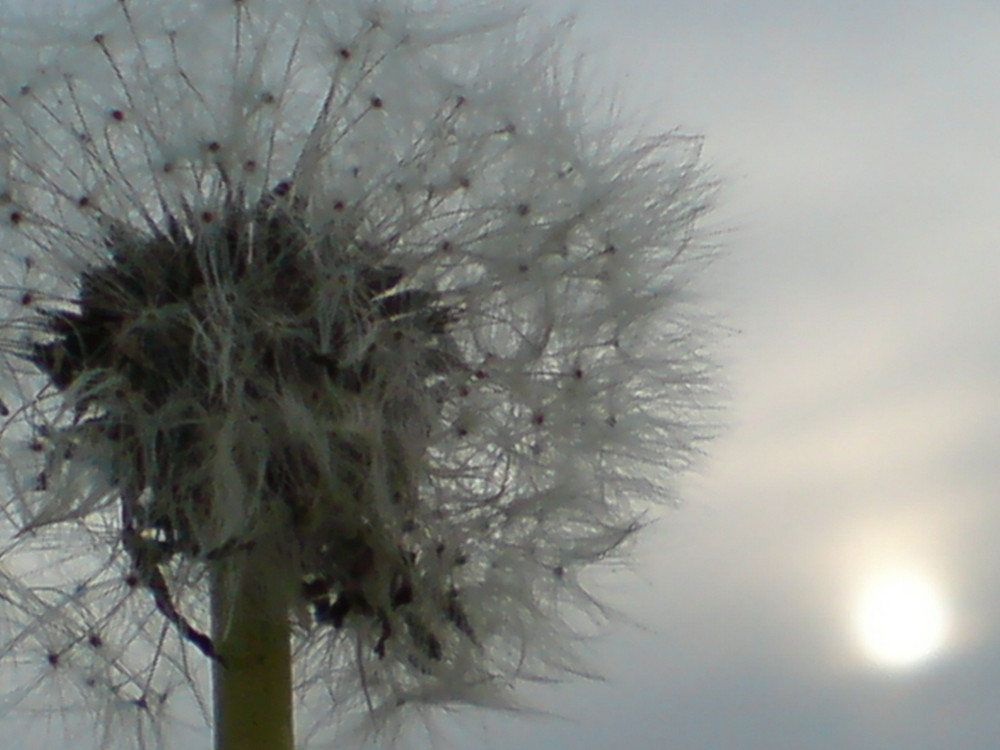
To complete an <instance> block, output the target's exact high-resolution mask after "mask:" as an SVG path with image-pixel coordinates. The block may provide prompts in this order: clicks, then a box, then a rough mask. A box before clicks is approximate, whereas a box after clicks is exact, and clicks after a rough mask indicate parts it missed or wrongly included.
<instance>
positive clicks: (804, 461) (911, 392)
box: [456, 0, 1000, 750]
mask: <svg viewBox="0 0 1000 750" xmlns="http://www.w3.org/2000/svg"><path fill="white" fill-rule="evenodd" d="M537 5H538V6H539V7H542V8H544V9H546V10H551V11H552V12H553V13H558V12H559V10H560V9H562V8H565V7H572V8H574V9H575V10H576V13H577V15H578V22H577V25H576V29H575V32H574V38H575V39H576V40H577V43H578V45H579V46H580V48H581V49H584V50H586V51H587V54H588V57H589V59H590V61H591V63H597V68H598V70H599V71H600V75H602V76H606V79H607V80H606V81H601V82H600V83H602V84H603V83H607V82H612V81H614V82H617V86H618V90H619V92H620V98H621V99H622V100H623V102H625V104H626V106H627V107H634V108H635V109H637V110H640V111H641V112H643V113H644V115H645V118H646V120H647V122H648V123H649V125H650V126H651V127H654V128H659V129H662V130H668V129H672V128H679V129H680V130H681V131H683V132H685V133H693V134H700V135H703V136H704V138H705V141H704V157H705V160H706V161H707V163H708V164H709V165H710V166H711V168H712V172H713V174H714V176H715V177H716V178H717V179H718V180H719V182H720V186H721V187H720V193H719V198H718V205H717V208H716V210H715V212H714V213H713V214H712V216H711V217H709V219H708V222H709V227H708V228H709V229H710V230H712V231H714V232H715V233H716V234H715V238H716V240H717V241H718V242H719V244H720V246H721V247H722V249H723V250H724V254H723V255H722V256H721V257H720V259H719V260H718V262H717V263H716V265H715V267H714V269H713V272H712V274H711V276H710V277H709V278H707V279H706V280H705V281H704V295H705V299H706V305H708V306H710V307H711V308H712V309H714V310H717V311H718V312H719V315H720V320H722V321H723V322H724V324H725V329H726V331H727V332H726V333H725V334H724V335H722V336H720V342H719V345H718V349H719V354H718V356H719V360H720V362H721V364H722V374H723V376H724V379H725V382H724V389H723V390H724V393H723V395H722V396H721V397H720V403H722V404H724V410H723V411H721V412H720V415H719V421H720V424H722V425H724V426H723V427H721V428H720V430H719V437H718V438H717V439H716V440H715V441H714V442H713V443H712V444H711V445H710V446H708V447H707V449H706V454H705V456H704V458H703V459H702V460H701V461H700V463H699V466H698V468H697V471H696V472H694V473H692V474H691V475H690V476H686V477H683V478H682V480H681V489H682V492H681V495H682V498H683V500H684V502H683V503H682V505H681V507H680V508H679V509H677V510H671V511H665V512H664V513H662V514H661V517H660V519H659V521H658V522H657V523H656V524H654V525H653V527H652V528H650V529H649V530H648V531H647V533H646V535H645V538H644V539H643V540H642V541H641V542H640V544H639V547H638V550H637V557H636V562H635V565H634V567H633V568H632V569H631V570H627V571H625V570H623V571H611V572H608V573H607V574H605V575H603V576H602V577H601V578H600V580H599V581H598V582H597V583H595V586H597V587H598V589H599V591H600V592H601V593H602V594H603V595H604V596H605V597H606V598H609V599H610V600H611V602H612V603H613V604H614V605H615V606H616V607H617V608H619V609H620V610H621V612H622V613H623V614H622V616H621V617H620V618H618V620H617V621H616V623H615V624H613V625H612V627H611V628H610V629H609V632H608V634H607V635H606V636H605V637H602V638H600V639H598V640H596V641H595V642H594V643H593V644H592V645H591V646H590V647H589V649H588V651H589V654H590V658H591V662H592V663H593V665H594V667H595V669H596V670H597V671H599V672H601V673H602V674H603V675H604V677H605V679H604V680H602V681H592V682H589V681H580V682H574V683H569V684H566V685H559V686H555V687H552V688H545V689H537V690H528V691H527V697H528V698H529V699H530V700H531V701H532V702H533V704H534V705H536V706H537V707H538V708H539V709H540V710H541V711H545V712H549V713H550V714H551V715H552V716H551V717H549V718H541V717H536V716H533V715H531V714H527V713H526V714H523V715H513V716H512V715H506V714H504V715H482V714H470V715H465V716H463V717H462V718H463V722H462V726H463V727H465V730H464V732H463V733H460V734H459V735H458V738H459V739H458V740H456V742H457V743H458V744H456V747H457V748H459V750H465V748H468V747H484V748H485V749H486V750H609V748H616V747H623V748H624V747H627V748H630V749H631V750H890V749H891V750H899V749H902V748H906V750H941V748H950V747H956V748H962V749H963V750H980V749H982V750H989V749H992V748H995V747H996V745H997V740H998V738H1000V711H998V710H997V707H998V706H1000V545H998V544H997V543H996V537H997V531H1000V393H998V390H1000V387H998V381H1000V378H998V377H997V373H998V370H1000V315H997V312H998V307H1000V306H998V304H997V301H996V297H997V291H996V290H997V286H998V285H997V279H998V278H1000V226H998V220H997V218H996V217H997V216H998V215H1000V211H998V210H997V208H996V204H997V194H998V186H1000V146H998V134H1000V97H997V95H996V91H995V81H996V77H997V71H1000V45H998V44H997V39H998V38H1000V4H997V3H996V2H995V0H982V1H981V2H976V1H973V0H949V2H947V3H941V2H929V1H921V0H911V1H910V2H905V3H904V2H901V1H895V0H865V1H864V2H862V1H860V0H840V1H838V2H833V1H832V0H829V1H810V0H615V1H614V2H611V0H575V2H574V3H573V4H572V5H569V4H568V3H564V2H563V0H539V2H538V3H537ZM900 577H902V578H905V579H906V580H909V581H911V582H913V586H914V587H916V588H917V589H919V592H920V593H922V595H924V596H925V598H928V599H929V600H930V601H929V602H928V603H926V604H921V603H920V602H919V601H918V602H917V603H915V604H911V603H910V602H909V600H907V599H906V598H905V596H903V595H904V594H905V593H906V589H905V587H904V588H901V587H900V586H899V585H897V586H896V587H895V588H891V587H890V589H888V590H886V589H878V590H877V591H876V593H879V592H881V598H879V601H878V602H876V604H879V602H881V603H882V604H884V603H885V601H886V600H888V601H889V603H890V604H893V605H894V606H893V607H892V608H891V609H893V610H894V611H890V612H889V613H887V614H885V613H883V614H878V612H876V614H874V615H873V614H871V613H869V616H868V620H869V621H870V620H871V619H872V618H875V619H876V620H878V622H877V623H876V625H877V626H880V627H885V628H888V627H890V625H891V626H892V629H890V634H889V636H888V637H889V640H890V641H891V642H892V643H894V644H896V645H898V644H899V642H900V641H905V640H907V639H908V638H914V639H916V640H917V642H918V643H917V646H915V649H916V650H917V651H920V652H921V654H920V655H918V656H914V655H912V654H904V655H903V656H899V655H898V654H897V655H896V656H892V655H891V654H890V655H887V652H886V651H885V648H886V647H884V646H879V648H881V649H882V651H881V652H880V653H873V651H872V648H874V647H872V646H866V643H868V642H869V641H871V640H872V639H874V638H876V635H877V634H876V633H873V632H872V628H875V627H876V626H873V625H869V626H868V629H867V630H866V631H865V633H860V632H859V629H860V624H859V623H860V622H861V620H862V619H863V617H862V615H863V613H864V612H866V611H867V610H865V609H864V603H865V601H867V600H866V593H868V592H870V589H871V587H872V586H875V585H877V584H878V583H879V582H880V581H883V580H886V579H888V580H890V581H892V580H898V579H899V578H900ZM893 596H903V599H902V600H896V599H893ZM876 598H878V597H876ZM917 598H918V599H919V597H917ZM908 608H909V609H908ZM876 609H877V607H876ZM898 611H902V612H903V613H904V614H906V621H907V622H908V625H906V626H903V625H898V624H897V623H896V621H894V620H893V619H892V616H893V614H894V612H895V613H898ZM876 629H877V628H876ZM921 638H923V639H924V641H923V642H921V640H920V639H921ZM866 639H867V640H866ZM921 644H922V645H921ZM463 742H465V743H467V744H461V743H463Z"/></svg>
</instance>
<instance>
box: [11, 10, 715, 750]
mask: <svg viewBox="0 0 1000 750" xmlns="http://www.w3.org/2000/svg"><path fill="white" fill-rule="evenodd" d="M525 25H526V24H523V23H521V22H520V21H519V20H518V16H517V15H516V14H512V13H509V12H500V13H498V12H495V11H486V10H476V9H471V8H466V9H460V10H456V11H450V12H449V11H442V10H434V11H430V10H427V9H425V8H424V7H423V6H419V5H416V4H411V3H408V2H402V1H400V2H389V0H385V1H384V2H378V1H377V0H347V1H340V0H338V1H337V2H334V1H333V0H329V1H324V0H282V2H269V1H257V0H237V1H236V2H233V0H185V1H183V2H182V1H180V0H155V1H154V0H125V1H123V2H119V1H118V0H99V1H98V2H88V3H85V4H81V8H75V7H74V8H73V9H72V10H71V11H70V10H67V11H65V12H64V14H63V15H61V16H58V17H55V18H41V17H40V16H38V17H25V18H22V19H13V20H12V21H11V24H10V26H9V29H8V30H7V31H5V32H4V38H3V40H2V41H0V59H2V62H3V65H2V67H0V71H2V72H0V243H2V245H0V253H2V254H0V273H2V282H0V296H2V309H3V317H2V320H3V326H4V327H3V333H2V336H0V342H2V346H3V352H2V356H3V360H2V361H3V368H2V373H0V398H2V399H3V410H4V411H5V412H7V413H6V414H5V415H4V417H3V422H2V426H0V440H2V445H3V450H2V453H0V460H2V461H3V468H4V478H5V480H6V498H5V500H4V501H3V505H2V507H3V510H4V512H3V514H2V517H0V523H2V529H3V530H5V531H7V532H9V533H8V535H7V537H6V538H5V541H4V542H3V546H2V547H0V623H3V626H2V629H0V669H2V670H3V675H4V676H3V678H2V682H3V685H4V689H6V686H7V685H8V684H10V685H12V686H13V687H12V688H11V705H15V704H16V705H18V706H21V707H22V709H24V708H25V707H30V706H32V705H36V704H37V705H41V701H40V699H36V698H35V697H29V692H28V688H31V687H33V686H34V685H35V683H36V682H37V684H39V685H42V684H49V683H50V682H53V683H54V684H55V685H56V689H55V690H54V691H49V692H47V693H46V694H45V695H46V699H52V700H53V701H54V706H55V707H58V706H59V705H60V704H62V705H68V706H74V707H77V708H79V707H81V706H82V707H84V711H83V712H82V713H83V714H85V715H87V716H90V717H91V718H92V719H94V718H97V717H103V718H100V719H99V720H100V721H102V722H103V723H104V724H105V725H106V726H115V725H116V722H120V721H123V720H122V719H121V718H120V714H119V713H115V712H120V711H123V712H125V713H128V712H129V711H132V713H134V714H135V715H136V716H137V717H139V718H138V719H137V721H139V720H141V721H142V722H147V723H148V724H149V726H152V725H154V724H155V722H154V721H153V719H155V718H156V717H157V716H159V715H160V714H161V713H162V712H165V711H166V712H168V713H169V711H170V706H171V705H173V704H172V701H175V700H177V699H176V697H175V696H176V695H177V694H178V693H179V692H184V691H191V694H192V695H194V696H195V699H196V700H199V701H201V700H202V698H201V697H200V696H201V691H200V688H199V687H198V681H199V679H200V672H199V670H200V669H203V667H198V666H192V665H193V664H195V663H197V662H198V660H199V659H201V658H202V657H201V654H199V653H198V652H197V651H196V650H195V649H193V648H192V641H191V638H190V637H186V636H185V632H186V631H184V630H183V627H182V625H181V624H179V621H178V620H177V618H173V621H172V618H171V617H170V616H169V615H167V612H165V606H164V605H163V603H162V602H161V601H158V600H156V596H157V593H158V591H157V586H158V585H159V584H158V579H157V575H160V576H162V578H163V584H164V585H165V586H166V587H167V590H168V592H169V594H170V600H169V605H170V607H173V608H174V609H175V610H176V612H178V613H179V614H180V616H181V617H182V618H183V623H184V625H186V626H187V627H190V628H193V629H195V630H200V631H202V632H204V631H207V630H208V625H207V620H206V613H207V609H208V607H207V604H206V602H205V600H204V597H205V590H206V580H205V579H206V570H207V569H208V568H209V567H210V566H211V564H212V561H213V560H215V559H219V558H221V557H222V556H224V555H228V554H239V550H240V549H245V548H246V547H247V546H249V545H252V544H254V543H256V542H257V541H259V540H260V539H263V538H265V537H266V538H268V539H278V540H279V543H280V545H282V548H283V549H285V550H286V551H287V562H288V569H287V570H282V571H276V573H275V575H276V576H279V577H280V578H281V579H282V580H283V581H284V580H287V582H288V585H289V587H294V588H295V593H294V595H293V596H292V598H296V597H297V601H298V604H297V605H296V607H295V616H296V618H297V620H296V621H297V630H296V639H297V645H296V648H297V661H296V669H297V674H298V678H299V682H300V683H301V685H302V689H303V694H304V695H306V696H307V699H308V700H310V701H311V703H313V704H315V703H316V700H317V698H316V696H326V695H332V696H333V699H329V698H327V699H326V700H328V701H329V702H330V706H329V710H330V711H333V710H337V711H343V712H351V711H354V710H357V709H361V710H362V711H363V712H365V713H369V712H374V715H375V716H376V717H379V720H381V718H382V717H384V716H387V715H389V714H392V713H394V712H398V711H400V710H401V709H403V710H405V708H406V707H408V706H414V705H416V706H420V705H425V704H442V703H443V704H448V703H454V702H465V703H476V704H484V705H506V704H509V703H510V702H511V700H512V699H511V698H510V696H509V694H508V693H509V688H510V687H511V685H513V684H514V683H515V682H516V681H517V680H518V679H551V678H554V677H558V676H559V675H560V674H561V673H563V672H564V671H565V670H566V669H571V668H572V667H573V665H574V661H573V657H572V650H573V649H572V648H571V647H572V645H573V643H574V642H575V634H577V633H578V632H579V626H580V625H581V622H582V621H581V619H580V613H581V612H582V613H584V614H587V613H589V614H590V615H594V614H598V615H599V614H600V609H599V607H597V606H596V605H595V603H594V602H593V601H592V600H591V599H590V597H589V596H588V595H587V593H586V591H585V590H584V589H583V587H582V586H581V585H580V582H579V573H580V571H581V570H582V569H584V568H585V567H586V566H587V565H589V564H591V563H596V562H599V561H602V560H605V559H607V558H608V557H609V555H612V554H613V553H615V552H616V551H617V550H618V549H619V548H620V545H621V544H622V543H623V542H624V541H626V540H627V539H628V538H630V537H631V535H632V533H633V532H634V531H635V530H636V529H637V528H639V526H640V523H639V522H640V519H641V517H642V514H643V511H644V508H645V507H646V506H647V505H648V504H649V503H650V502H656V501H663V500H666V499H670V498H671V482H672V480H673V478H674V476H675V475H676V473H677V472H678V471H679V470H680V469H682V468H684V467H685V466H686V465H687V463H688V461H689V458H690V456H691V453H692V448H693V446H694V444H695V442H696V441H697V440H698V439H699V438H700V437H701V436H702V425H703V418H702V416H701V409H702V403H701V399H702V396H703V394H704V393H705V390H706V382H705V380H706V377H705V376H706V367H707V364H706V362H705V361H704V358H703V356H702V351H701V345H702V343H703V342H702V339H701V336H702V333H703V332H702V330H701V326H700V324H699V323H698V318H697V315H696V314H695V313H694V311H693V310H692V309H691V307H690V302H689V300H688V298H687V293H686V288H687V283H688V280H689V278H690V276H691V274H692V273H693V271H695V270H697V269H698V268H699V267H700V266H701V265H702V264H703V261H704V259H705V255H706V253H705V252H704V251H705V249H706V248H705V247H704V246H703V244H701V240H702V239H703V234H702V233H700V231H699V228H698V219H699V217H700V216H701V214H702V213H703V212H704V210H705V209H706V207H707V205H708V203H709V200H710V194H711V189H710V186H709V185H708V183H707V181H706V180H705V178H704V177H703V175H702V173H701V171H700V168H699V166H698V164H697V157H698V143H697V141H696V140H692V139H686V138H683V137H680V136H677V135H674V134H668V135H663V136H657V137H653V138H648V139H640V138H633V137H631V136H628V135H627V134H626V131H627V128H625V127H624V126H622V125H621V124H620V123H593V122H591V121H590V120H589V119H588V116H587V112H586V110H585V106H584V105H583V104H581V103H580V100H581V98H583V97H581V92H580V91H577V90H571V89H569V88H567V87H566V86H564V85H563V83H562V82H561V80H560V78H559V75H558V73H559V69H560V67H561V64H560V56H561V53H560V50H559V47H558V45H557V44H553V43H552V42H551V39H543V40H541V41H539V38H538V37H537V36H533V35H532V34H530V33H528V31H527V30H526V29H525V28H524V27H525ZM222 248H228V249H226V250H225V251H223V250H222ZM185 275H186V276H185ZM182 277H184V278H182ZM139 516H141V517H139ZM130 518H131V520H129V519H130ZM130 524H131V525H130ZM130 535H131V536H130ZM144 555H148V556H152V555H156V559H155V560H153V559H151V558H147V557H143V556H144ZM299 587H302V588H303V591H304V592H305V593H301V594H300V593H299ZM159 593H162V592H159ZM338 601H339V602H340V604H339V605H338V604H337V602H338ZM338 606H339V609H337V608H338ZM342 610H346V611H342ZM165 615H167V616H165ZM8 669H10V670H11V671H9V672H8V671H7V670H8ZM8 674H9V675H12V676H11V677H10V679H9V680H8V677H7V675H8ZM327 688H330V692H329V694H327V693H326V692H324V691H325V690H326V689H327ZM310 696H311V697H310ZM99 706H103V707H104V708H102V709H100V710H101V713H93V712H94V711H95V710H98V709H96V708H94V707H99ZM109 706H117V707H119V708H115V709H114V710H113V711H112V713H113V715H114V716H116V717H118V718H115V719H113V720H111V719H108V718H107V717H108V715H109V714H108V713H107V712H108V711H109V710H112V709H109V708H108V707H109ZM122 707H124V708H122ZM143 726H146V724H143ZM144 736H145V738H146V739H147V740H149V741H152V738H153V735H152V734H149V733H148V730H147V734H146V735H144ZM109 741H110V740H109Z"/></svg>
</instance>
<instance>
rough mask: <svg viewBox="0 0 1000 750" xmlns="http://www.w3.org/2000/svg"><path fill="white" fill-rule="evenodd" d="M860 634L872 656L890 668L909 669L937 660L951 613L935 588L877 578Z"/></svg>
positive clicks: (892, 576) (906, 577)
mask: <svg viewBox="0 0 1000 750" xmlns="http://www.w3.org/2000/svg"><path fill="white" fill-rule="evenodd" d="M856 625H857V632H858V636H859V637H860V640H861V645H862V647H863V648H864V650H865V652H866V653H867V654H868V656H869V657H870V658H871V659H872V660H873V661H875V662H876V663H878V664H880V665H882V666H886V667H896V668H898V667H906V666H910V665H914V664H917V663H919V662H922V661H924V660H925V659H927V658H928V657H930V656H932V655H933V654H934V653H935V652H936V651H937V650H938V649H939V648H940V647H941V646H942V644H943V643H944V640H945V636H946V635H947V630H948V612H947V610H946V607H945V604H944V602H943V600H942V598H941V596H940V595H939V594H938V592H937V590H936V589H935V588H934V586H932V585H931V583H930V582H929V581H928V580H926V579H924V578H922V577H920V576H919V575H916V574H913V573H908V572H895V573H889V574H886V575H882V576H879V577H877V578H874V579H872V580H871V581H870V582H869V584H868V586H867V587H866V588H865V589H864V591H863V593H862V596H861V598H860V601H859V603H858V609H857V620H856Z"/></svg>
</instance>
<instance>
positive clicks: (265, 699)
mask: <svg viewBox="0 0 1000 750" xmlns="http://www.w3.org/2000/svg"><path fill="white" fill-rule="evenodd" d="M260 546H265V545H260ZM276 567H280V563H279V561H278V560H277V556H269V555H267V554H266V552H261V551H258V550H252V551H250V552H248V553H247V554H237V555H234V556H233V557H232V558H227V559H226V560H223V561H220V562H219V563H218V567H217V568H216V570H215V571H214V573H213V576H212V619H213V636H214V643H215V648H216V651H217V653H218V655H219V657H220V661H217V662H215V663H214V664H213V674H212V680H213V688H214V696H215V750H293V747H294V732H293V726H292V657H291V627H290V624H289V619H288V600H287V592H286V589H285V587H283V586H281V585H280V583H279V582H278V581H276V577H275V575H274V571H275V569H276Z"/></svg>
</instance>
